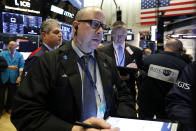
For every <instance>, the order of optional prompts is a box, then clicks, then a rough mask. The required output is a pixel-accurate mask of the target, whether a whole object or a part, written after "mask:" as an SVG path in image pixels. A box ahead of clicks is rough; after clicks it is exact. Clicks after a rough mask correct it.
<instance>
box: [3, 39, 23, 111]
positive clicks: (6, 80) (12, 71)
mask: <svg viewBox="0 0 196 131" xmlns="http://www.w3.org/2000/svg"><path fill="white" fill-rule="evenodd" d="M16 47H17V43H16V42H15V41H10V42H9V43H8V50H5V51H3V52H1V53H0V56H2V57H3V58H4V59H5V60H6V62H7V64H8V68H7V69H5V70H3V71H2V72H1V82H2V84H3V87H2V88H1V89H0V114H1V113H2V112H3V109H4V107H5V109H6V111H7V112H8V113H11V107H12V104H13V97H14V94H15V91H16V85H17V84H19V83H20V81H21V75H22V71H23V68H24V59H23V55H22V54H21V53H20V52H18V51H16ZM10 67H11V68H10ZM6 89H8V95H7V100H6V103H5V105H4V100H5V90H6Z"/></svg>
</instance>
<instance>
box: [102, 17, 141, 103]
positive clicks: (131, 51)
mask: <svg viewBox="0 0 196 131" xmlns="http://www.w3.org/2000/svg"><path fill="white" fill-rule="evenodd" d="M126 37H127V27H126V24H125V23H124V22H122V21H116V22H115V23H114V24H113V25H112V33H111V38H112V42H111V43H110V44H109V45H106V46H104V47H103V48H101V49H100V51H102V52H104V53H105V54H106V55H108V56H110V57H111V58H112V60H113V61H114V62H115V65H116V66H122V67H132V68H139V69H142V67H143V62H142V50H140V49H139V48H137V47H135V46H132V45H129V44H126V43H125V39H126ZM119 48H122V51H121V52H122V57H121V58H120V57H119V56H120V51H119ZM120 77H121V79H123V80H125V81H126V83H127V85H128V86H129V89H130V90H131V95H132V97H133V98H134V100H135V99H136V89H135V81H136V74H135V73H134V72H133V73H127V74H120Z"/></svg>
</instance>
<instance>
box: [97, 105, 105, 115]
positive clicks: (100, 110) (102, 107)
mask: <svg viewBox="0 0 196 131" xmlns="http://www.w3.org/2000/svg"><path fill="white" fill-rule="evenodd" d="M105 110H106V104H102V105H99V106H98V110H97V117H98V118H104V114H105Z"/></svg>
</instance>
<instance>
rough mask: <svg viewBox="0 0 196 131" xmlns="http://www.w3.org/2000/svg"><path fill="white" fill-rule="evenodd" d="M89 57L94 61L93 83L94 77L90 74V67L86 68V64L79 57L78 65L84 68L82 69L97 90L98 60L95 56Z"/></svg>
mask: <svg viewBox="0 0 196 131" xmlns="http://www.w3.org/2000/svg"><path fill="white" fill-rule="evenodd" d="M89 57H91V58H92V59H93V60H94V81H93V78H92V75H91V74H90V71H89V69H88V67H87V66H85V63H84V62H83V60H82V58H80V57H79V56H77V60H78V63H79V64H80V66H81V67H82V69H83V70H84V72H85V73H86V75H87V78H88V79H89V80H90V82H91V84H92V86H93V87H94V88H95V89H97V87H96V83H97V75H96V58H95V57H93V56H89Z"/></svg>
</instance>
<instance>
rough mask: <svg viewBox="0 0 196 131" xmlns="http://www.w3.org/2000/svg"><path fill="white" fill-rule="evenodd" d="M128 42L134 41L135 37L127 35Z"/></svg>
mask: <svg viewBox="0 0 196 131" xmlns="http://www.w3.org/2000/svg"><path fill="white" fill-rule="evenodd" d="M126 40H128V41H129V40H134V35H133V34H127V38H126Z"/></svg>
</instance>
